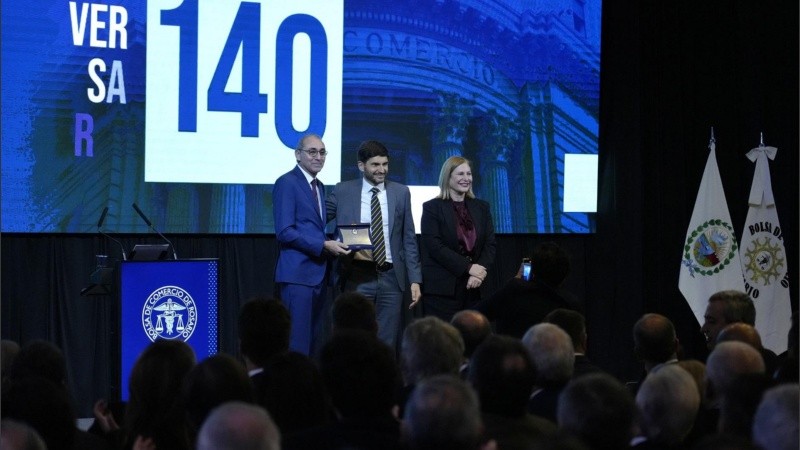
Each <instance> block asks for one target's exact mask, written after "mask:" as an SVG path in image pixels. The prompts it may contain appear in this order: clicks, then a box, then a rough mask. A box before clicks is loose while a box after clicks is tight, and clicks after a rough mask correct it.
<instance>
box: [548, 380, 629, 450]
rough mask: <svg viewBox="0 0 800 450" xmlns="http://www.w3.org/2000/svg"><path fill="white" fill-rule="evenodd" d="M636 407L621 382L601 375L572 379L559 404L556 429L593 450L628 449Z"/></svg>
mask: <svg viewBox="0 0 800 450" xmlns="http://www.w3.org/2000/svg"><path fill="white" fill-rule="evenodd" d="M635 413H636V405H635V404H634V401H633V398H632V397H631V394H630V392H629V391H628V389H627V388H625V386H624V385H622V383H620V382H619V381H617V380H616V379H614V378H613V377H611V376H610V375H607V374H604V373H592V374H587V375H584V376H582V377H579V378H576V379H574V380H572V381H571V382H570V383H569V384H568V385H567V387H566V388H565V389H564V390H563V391H562V393H561V397H560V398H559V403H558V426H559V428H560V429H561V430H563V431H564V432H566V433H570V434H573V435H575V436H577V437H579V438H580V439H581V440H583V441H584V443H585V444H586V445H588V446H589V447H590V448H592V449H609V450H611V449H614V450H616V449H622V448H627V447H628V444H629V442H630V440H631V438H632V434H633V426H634V416H635Z"/></svg>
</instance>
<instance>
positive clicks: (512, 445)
mask: <svg viewBox="0 0 800 450" xmlns="http://www.w3.org/2000/svg"><path fill="white" fill-rule="evenodd" d="M535 379H536V372H535V370H534V368H533V363H532V362H531V357H530V355H529V354H528V350H527V349H526V348H525V346H524V345H522V342H520V341H519V339H516V338H512V337H510V336H502V335H500V336H490V337H489V338H488V339H487V340H486V341H485V342H484V343H483V344H481V345H480V346H478V349H477V350H476V351H475V354H474V355H473V358H472V363H471V364H470V368H469V374H468V380H469V382H470V383H472V386H473V387H474V388H475V390H476V391H477V392H478V397H479V399H480V404H481V413H482V417H483V423H484V425H485V427H486V436H487V437H488V438H491V439H493V440H495V441H496V442H497V445H498V447H499V448H501V449H508V450H514V449H519V450H524V449H528V448H530V447H531V446H532V445H533V444H534V443H536V442H537V441H538V440H539V439H541V438H542V437H545V436H550V435H554V434H555V433H556V426H555V424H554V423H552V422H550V421H549V420H546V419H544V418H541V417H538V416H534V415H531V414H529V413H528V411H527V408H526V406H527V403H528V397H529V396H530V393H531V392H532V390H533V383H534V381H535Z"/></svg>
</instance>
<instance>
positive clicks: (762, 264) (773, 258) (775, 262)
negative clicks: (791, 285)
mask: <svg viewBox="0 0 800 450" xmlns="http://www.w3.org/2000/svg"><path fill="white" fill-rule="evenodd" d="M773 244H774V245H773ZM782 253H783V248H782V246H781V244H780V243H779V242H775V243H773V242H772V235H770V234H768V233H765V236H763V239H759V238H755V239H753V240H752V241H751V242H750V245H749V246H748V247H747V248H746V249H745V252H744V259H745V261H742V263H743V264H744V272H745V278H747V280H748V281H750V282H751V283H754V284H758V285H761V286H768V285H770V284H771V283H772V282H773V281H777V280H780V279H782V278H783V276H784V275H785V274H786V260H785V259H784V257H783V254H782Z"/></svg>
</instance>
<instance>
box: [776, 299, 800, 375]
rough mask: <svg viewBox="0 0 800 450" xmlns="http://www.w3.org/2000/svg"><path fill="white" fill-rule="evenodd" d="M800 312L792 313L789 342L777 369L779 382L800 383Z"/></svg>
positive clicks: (780, 356)
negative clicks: (799, 328) (799, 319)
mask: <svg viewBox="0 0 800 450" xmlns="http://www.w3.org/2000/svg"><path fill="white" fill-rule="evenodd" d="M799 315H800V313H799V312H798V311H794V312H793V313H792V326H791V327H790V328H789V333H788V343H787V349H786V351H785V352H783V353H781V354H780V355H778V368H777V369H776V370H775V381H777V382H779V383H799V382H800V360H799V359H798V352H797V347H798V343H800V337H798V326H797V321H798V316H799Z"/></svg>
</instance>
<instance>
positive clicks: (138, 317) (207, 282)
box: [118, 259, 219, 401]
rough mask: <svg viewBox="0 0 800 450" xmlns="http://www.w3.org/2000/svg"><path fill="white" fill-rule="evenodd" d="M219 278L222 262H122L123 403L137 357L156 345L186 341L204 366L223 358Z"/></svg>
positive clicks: (121, 392)
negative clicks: (211, 359) (208, 359)
mask: <svg viewBox="0 0 800 450" xmlns="http://www.w3.org/2000/svg"><path fill="white" fill-rule="evenodd" d="M218 278H219V276H218V260H217V259H184V260H180V259H179V260H166V261H164V260H162V261H121V262H120V264H119V285H118V286H119V296H120V315H119V318H120V322H119V323H120V327H119V331H120V339H119V344H120V353H119V354H120V359H121V364H120V365H119V367H120V374H119V379H120V383H119V384H118V385H119V386H120V397H121V400H123V401H127V399H128V378H129V376H130V373H131V369H132V368H133V365H134V363H135V362H136V358H138V356H139V354H141V353H142V351H143V350H144V349H145V348H146V347H147V346H148V345H150V343H152V342H154V341H155V340H158V339H169V340H181V341H184V342H186V343H187V344H189V346H190V347H192V349H193V350H194V353H195V356H196V357H197V360H198V361H200V360H202V359H205V358H206V357H208V356H210V355H213V354H216V353H217V348H218V335H217V311H218V303H217V302H218V299H217V284H218Z"/></svg>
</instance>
